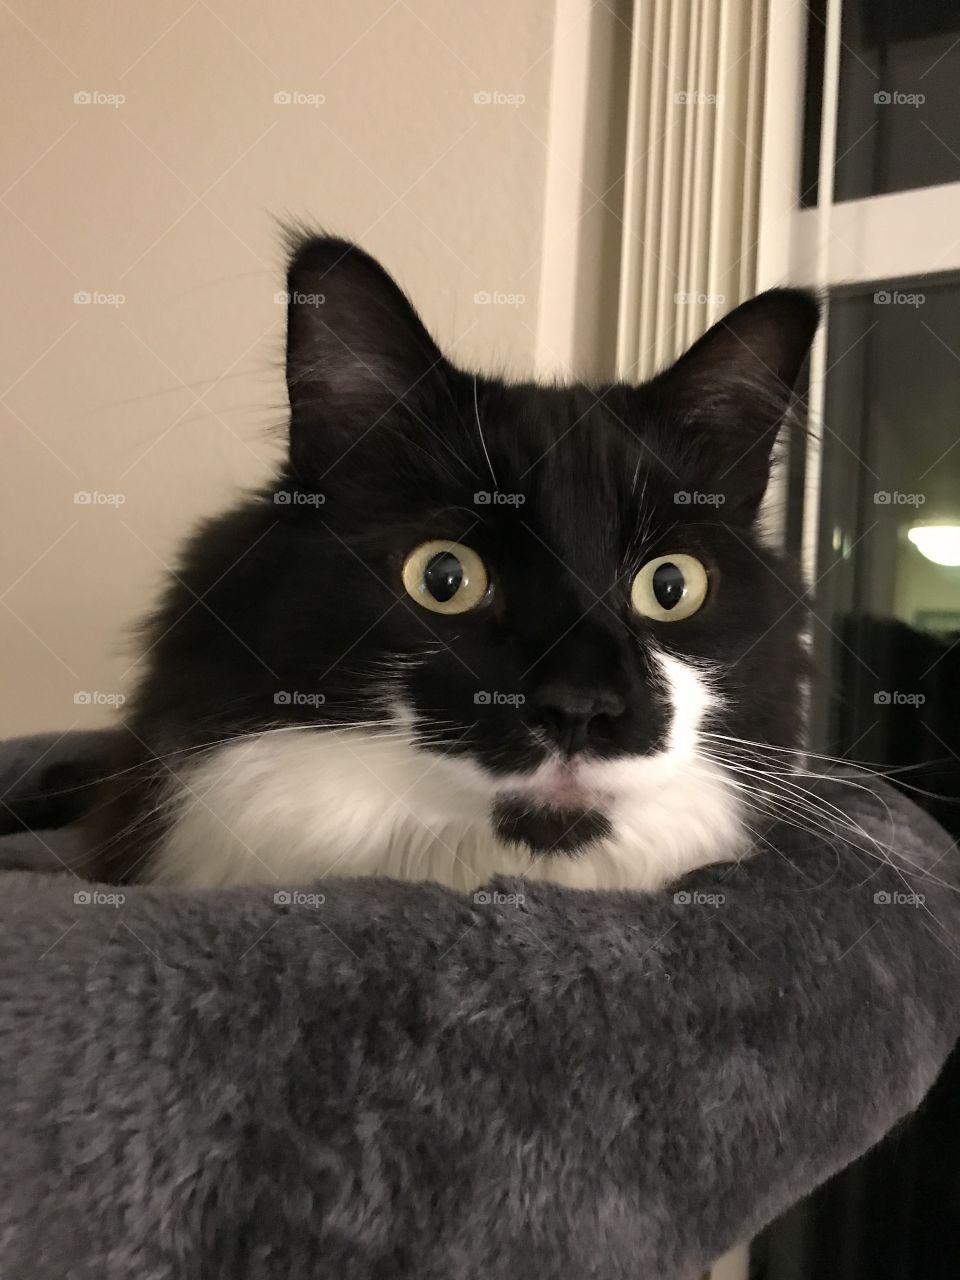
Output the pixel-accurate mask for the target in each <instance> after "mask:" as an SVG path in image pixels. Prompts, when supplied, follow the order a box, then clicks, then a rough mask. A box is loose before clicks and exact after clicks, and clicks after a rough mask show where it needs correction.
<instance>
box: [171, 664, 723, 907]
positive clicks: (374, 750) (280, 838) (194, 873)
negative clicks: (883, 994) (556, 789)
mask: <svg viewBox="0 0 960 1280" xmlns="http://www.w3.org/2000/svg"><path fill="white" fill-rule="evenodd" d="M657 662H658V665H659V667H660V670H661V672H662V674H663V679H664V681H665V683H666V685H667V687H668V689H669V691H670V698H671V701H672V704H673V717H672V721H671V725H670V730H669V733H668V739H667V744H666V747H665V749H664V750H663V751H660V752H657V753H655V754H652V755H643V756H624V757H622V758H620V759H617V760H609V761H599V760H598V761H592V762H591V761H588V762H586V763H584V764H582V765H579V766H578V767H577V768H576V770H575V776H576V782H575V785H576V786H577V788H578V789H580V790H581V791H582V793H584V794H586V795H589V794H590V793H591V792H592V793H595V794H596V795H597V796H598V797H602V804H601V805H599V806H598V807H600V808H602V810H603V811H604V812H605V813H606V814H607V816H608V817H609V819H610V822H611V824H612V827H613V832H612V834H611V836H610V837H609V838H608V839H606V840H604V841H602V842H600V843H598V844H596V845H592V846H591V847H590V848H588V849H586V850H585V851H584V852H582V853H580V854H576V855H573V856H569V855H559V856H557V855H554V856H546V857H544V856H539V857H538V856H534V855H532V854H530V853H529V852H524V851H521V850H519V849H517V848H516V847H514V846H510V845H506V844H504V843H503V842H502V841H500V840H498V839H497V838H496V836H495V835H494V832H493V829H492V827H491V824H490V811H491V806H492V803H493V801H494V800H495V799H496V798H497V796H498V795H501V794H503V793H504V792H510V793H512V794H516V793H517V792H522V791H527V792H529V794H530V795H531V796H538V795H539V796H549V795H550V793H551V787H553V786H554V785H556V780H557V775H558V770H559V769H560V768H561V766H559V765H558V764H555V763H552V762H550V763H547V764H544V765H541V766H540V768H539V769H537V770H536V771H535V772H534V773H527V774H522V775H520V774H518V775H515V776H514V777H511V778H509V779H506V780H504V779H495V778H493V777H492V776H491V775H490V774H488V773H487V772H486V771H485V770H483V769H482V768H480V766H479V765H476V764H473V763H472V762H470V761H468V760H465V759H463V758H462V757H453V756H443V755H440V754H437V753H434V752H428V751H424V750H423V749H422V748H420V747H418V746H416V744H415V742H414V738H413V732H412V724H413V717H412V714H411V712H410V711H409V710H408V709H405V708H403V707H402V706H401V707H398V709H397V713H396V717H395V727H389V728H387V729H385V730H380V729H348V730H331V729H299V728H297V729H290V730H286V729H281V730H267V731H265V732H262V733H258V734H253V735H250V736H248V737H244V738H240V739H238V740H236V741H235V742H231V743H228V744H227V745H225V746H222V747H217V748H214V749H212V750H211V751H209V752H208V753H204V754H203V756H202V757H201V758H199V759H194V760H193V761H191V762H187V763H185V764H182V765H181V766H180V767H179V768H178V769H177V770H176V773H177V783H176V784H174V786H175V793H174V795H173V796H172V798H171V803H172V804H173V806H174V808H175V818H174V821H173V824H172V826H171V828H170V830H169V832H168V834H167V836H166V838H165V839H164V841H163V843H162V845H161V846H160V848H159V849H158V851H157V854H156V857H155V858H154V859H153V861H152V871H151V879H152V880H153V881H155V882H157V883H164V884H180V885H192V886H217V885H233V884H246V883H251V882H263V883H267V884H272V885H273V886H274V887H275V888H277V889H285V888H289V887H293V886H296V885H299V884H303V883H306V882H309V881H316V880H319V879H323V877H324V876H327V875H330V874H335V875H348V876H358V875H383V876H394V877H397V878H400V879H404V880H435V881H439V882H440V883H442V884H446V885H449V886H451V887H452V888H456V889H472V888H475V887H476V886H478V885H481V884H484V883H486V882H487V881H488V880H489V879H490V877H491V876H494V875H498V874H499V875H523V876H528V877H530V878H533V879H537V880H548V881H552V882H554V883H557V884H564V885H568V886H571V887H574V888H635V889H646V890H652V889H656V888H658V887H660V886H661V885H663V884H665V883H667V882H669V881H671V880H674V879H677V878H678V877H680V876H682V875H683V874H685V873H686V872H687V871H690V870H692V869H693V868H694V867H697V866H701V865H704V864H706V863H708V862H716V861H728V860H730V859H732V858H736V857H738V856H740V855H741V854H742V853H743V852H744V848H745V844H746V841H745V838H744V831H745V829H744V827H743V824H742V820H741V811H742V806H741V802H740V800H739V797H738V792H737V791H736V789H735V788H734V787H733V786H731V784H730V782H729V781H728V780H727V779H726V777H725V775H724V772H723V770H722V769H721V767H720V766H719V765H716V764H714V763H712V762H710V761H708V760H707V759H705V758H704V757H703V755H702V753H701V751H700V743H699V729H700V727H701V725H702V723H703V719H704V716H705V715H706V714H707V713H708V711H709V710H710V708H711V707H712V706H715V705H716V704H717V697H716V694H715V693H713V692H712V690H711V689H710V685H709V677H708V674H707V673H705V672H704V671H701V670H697V669H696V668H695V667H694V666H693V665H692V664H690V663H688V662H686V661H682V660H680V659H678V658H675V657H673V656H671V655H668V654H658V655H657Z"/></svg>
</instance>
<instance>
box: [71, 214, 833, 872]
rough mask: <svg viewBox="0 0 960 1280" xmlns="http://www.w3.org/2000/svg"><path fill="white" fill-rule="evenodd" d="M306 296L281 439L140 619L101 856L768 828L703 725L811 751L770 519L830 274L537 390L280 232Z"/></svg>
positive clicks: (581, 864) (546, 858)
mask: <svg viewBox="0 0 960 1280" xmlns="http://www.w3.org/2000/svg"><path fill="white" fill-rule="evenodd" d="M287 297H288V325H287V355H286V377H287V386H288V392H289V399H290V419H289V441H288V454H287V460H286V462H285V465H284V466H283V468H282V473H281V474H280V475H279V476H278V477H277V479H276V480H275V482H274V483H272V484H271V485H270V486H269V487H267V488H265V489H263V490H262V491H260V492H257V493H255V494H253V495H252V496H250V497H248V498H246V499H245V500H244V501H242V502H241V503H240V504H239V505H238V506H237V507H236V508H235V509H233V510H231V511H228V512H227V513H226V514H223V515H219V516H217V517H215V518H213V519H210V520H208V521H207V522H206V523H205V524H203V525H202V526H201V527H200V529H199V531H198V532H196V533H195V534H194V536H193V537H192V539H191V540H190V541H189V543H188V545H187V547H186V550H185V553H184V555H183V557H182V560H181V563H180V565H179V567H178V569H177V572H176V573H175V574H174V575H172V577H171V579H170V581H169V583H168V585H167V587H166V590H165V592H164V595H163V598H162V600H161V602H160V604H159V607H158V608H157V610H156V612H155V613H154V614H153V616H152V617H151V619H150V620H149V621H148V623H147V624H146V630H145V635H146V655H145V675H144V677H143V679H142V682H141V683H140V686H139V689H138V690H137V691H136V693H135V695H134V697H133V698H132V700H131V703H130V704H129V706H130V710H129V714H128V715H127V718H126V721H125V726H124V729H123V734H122V745H121V747H120V748H119V750H118V754H117V757H116V759H115V760H114V762H113V769H112V776H111V777H110V778H108V779H107V780H106V781H105V782H104V784H103V787H102V790H101V792H100V794H99V796H98V799H97V803H96V804H95V806H94V812H93V814H92V816H91V818H90V820H89V825H88V838H89V849H90V857H91V860H92V868H93V870H94V872H95V874H96V875H97V876H98V877H99V878H102V879H105V880H110V881H115V882H116V881H119V882H129V881H142V882H148V883H154V884H168V885H185V886H211V887H212V886H225V885H234V884H239V883H247V882H264V883H267V884H271V885H273V886H274V887H275V888H277V889H282V888H286V887H289V886H290V885H295V884H302V883H304V882H307V881H310V880H317V879H319V878H322V877H324V876H326V875H328V874H330V873H334V874H336V875H351V876H356V875H374V874H377V875H387V876H396V877H401V878H405V879H417V880H434V881H439V882H441V883H444V884H446V885H449V886H451V887H454V888H458V889H471V888H475V887H476V886H478V885H481V884H483V883H484V882H486V881H488V880H489V879H490V877H491V876H493V875H495V874H499V873H503V874H519V875H522V876H526V877H535V878H538V879H543V880H549V881H554V882H556V883H560V884H564V885H568V886H573V887H581V888H605V887H623V888H634V889H641V890H653V889H656V888H658V887H660V886H662V885H664V884H666V883H668V882H669V881H671V880H674V879H675V878H677V877H679V876H681V875H682V874H684V873H685V872H687V871H689V870H690V869H692V868H694V867H697V866H700V865H704V864H707V863H711V862H722V861H730V860H735V859H738V858H741V857H744V856H746V855H747V854H748V853H750V852H751V851H752V850H753V849H755V848H756V847H757V827H758V825H761V824H762V823H763V807H762V805H760V806H757V805H755V804H754V801H753V798H752V797H751V794H750V791H749V789H748V787H746V786H745V785H744V783H743V781H742V775H738V774H735V773H733V772H731V771H730V770H729V769H728V768H727V767H726V766H725V764H724V762H723V751H722V749H721V744H722V742H723V741H724V740H725V739H723V738H721V737H713V736H712V735H714V734H719V735H728V737H732V738H733V737H735V738H739V739H744V740H750V741H753V742H761V743H769V744H770V745H771V747H772V748H794V747H797V746H798V745H799V739H800V736H801V727H802V716H801V674H802V673H803V672H804V670H805V657H804V647H803V643H802V627H803V619H804V610H803V607H802V588H801V586H800V584H799V582H798V580H797V578H796V576H795V573H794V571H793V569H792V568H791V567H790V566H789V565H788V564H787V563H786V562H785V561H784V560H783V559H782V558H781V556H780V555H779V554H778V553H777V552H776V551H774V550H772V549H771V548H770V547H769V546H767V545H765V543H764V541H763V539H762V538H761V536H760V534H759V533H758V529H757V514H758V507H759V504H760V501H761V498H762V497H763V494H764V491H765V489H766V487H767V484H768V479H769V474H770V469H771V454H772V450H773V446H774V443H775V440H776V437H777V433H778V430H779V429H780V426H781V424H782V422H783V420H784V417H785V415H786V414H787V413H788V410H789V408H790V404H791V396H792V387H793V385H794V382H795V380H796V378H797V376H798V373H799V370H800V368H801V366H802V363H803V361H804V359H805V357H806V354H807V351H808V348H809V346H810V343H811V341H812V339H813V335H814V332H815V330H816V327H817V323H818V319H819V306H818V302H817V300H816V298H815V297H814V296H813V295H811V294H809V293H807V292H805V291H802V290H796V289H774V290H770V291H768V292H766V293H763V294H761V295H760V296H758V297H756V298H754V299H753V300H752V301H749V302H746V303H744V304H743V305H741V306H739V307H737V308H736V309H735V310H733V311H732V312H731V313H730V314H729V315H727V317H726V318H725V319H723V320H722V321H720V322H719V323H717V324H715V325H714V326H713V327H712V328H711V329H710V330H709V331H708V332H707V333H706V334H705V335H704V336H703V337H702V338H700V339H699V340H698V341H697V342H696V343H695V344H694V345H693V346H692V347H691V348H690V349H689V350H688V351H687V352H686V354H684V355H683V356H681V358H680V359H679V360H677V362H676V363H675V364H673V365H672V366H671V367H669V368H667V369H665V370H664V371H663V372H661V373H659V374H658V375H657V376H655V377H654V378H653V379H652V380H651V381H649V382H647V383H645V384H643V385H641V386H632V385H626V384H624V383H613V384H610V385H598V386H589V385H585V384H580V383H577V384H572V385H568V386H559V385H554V386H541V385H534V384H532V383H521V384H512V383H508V382H504V381H501V380H500V379H498V378H495V377H488V376H480V375H474V374H472V373H468V372H466V371H464V370H463V369H461V368H458V367H457V366H455V365H454V364H453V363H452V362H451V361H449V360H448V359H446V358H445V357H444V356H443V355H442V354H441V352H440V350H439V348H438V347H437V345H436V344H435V342H434V340H433V338H432V337H431V336H430V335H429V333H428V332H427V329H426V328H425V326H424V324H423V323H422V321H421V320H420V318H419V316H418V315H417V313H416V311H415V310H414V307H413V305H412V304H411V302H410V301H409V300H408V298H407V296H406V295H405V294H404V293H403V292H402V291H401V289H400V288H399V287H398V285H397V284H396V283H395V282H394V281H393V279H392V278H391V277H390V276H389V275H388V274H387V272H386V271H385V270H384V268H383V267H382V266H380V264H379V263H377V262H376V261H375V260H374V259H373V258H371V257H370V256H368V255H367V254H366V253H365V252H363V251H362V250H361V249H360V248H358V247H357V246H356V245H354V244H352V243H349V242H346V241H342V240H338V239H334V238H331V237H324V236H309V235H301V236H299V237H295V238H293V239H292V240H291V245H290V258H289V267H288V275H287Z"/></svg>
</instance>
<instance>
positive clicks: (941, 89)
mask: <svg viewBox="0 0 960 1280" xmlns="http://www.w3.org/2000/svg"><path fill="white" fill-rule="evenodd" d="M807 8H808V48H807V88H806V102H805V110H804V137H803V150H802V172H801V187H800V189H801V196H800V203H801V205H804V206H807V205H815V204H816V202H817V188H816V174H817V167H818V165H819V159H820V157H819V152H820V115H821V108H822V97H823V92H822V91H823V44H824V42H823V22H824V18H825V9H826V5H825V4H824V3H823V0H812V2H811V3H809V4H808V6H807ZM841 39H842V45H841V49H840V85H839V102H838V112H837V159H836V166H835V170H834V198H835V199H836V200H838V201H839V200H856V199H860V198H862V197H864V196H872V195H882V194H884V193H887V192H891V191H906V190H909V189H911V188H915V187H930V186H935V185H937V184H938V183H942V182H958V181H960V94H958V90H957V85H958V81H960V3H957V0H909V3H908V2H907V0H846V2H845V3H844V5H843V16H842V23H841Z"/></svg>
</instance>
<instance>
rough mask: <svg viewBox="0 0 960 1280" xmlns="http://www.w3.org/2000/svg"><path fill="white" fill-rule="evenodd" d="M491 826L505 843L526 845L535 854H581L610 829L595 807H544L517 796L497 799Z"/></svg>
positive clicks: (602, 815)
mask: <svg viewBox="0 0 960 1280" xmlns="http://www.w3.org/2000/svg"><path fill="white" fill-rule="evenodd" d="M493 829H494V831H495V832H496V834H497V836H498V838H499V839H500V840H503V841H504V842H505V843H506V844H520V845H525V846H526V847H527V848H528V849H530V850H531V851H532V852H533V853H537V854H561V853H580V852H582V851H583V850H584V849H586V848H588V847H589V846H590V845H592V844H596V843H597V842H598V841H599V840H605V839H606V838H607V837H608V836H609V835H610V834H611V832H612V830H613V828H612V827H611V826H610V820H609V818H607V816H606V815H605V814H603V813H600V812H599V810H597V809H555V808H545V807H543V806H541V805H534V804H531V803H530V801H528V800H525V799H523V798H522V797H519V796H508V797H506V798H505V799H503V800H498V801H497V803H496V804H495V805H494V807H493Z"/></svg>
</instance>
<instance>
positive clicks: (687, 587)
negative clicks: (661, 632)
mask: <svg viewBox="0 0 960 1280" xmlns="http://www.w3.org/2000/svg"><path fill="white" fill-rule="evenodd" d="M706 597H707V571H706V569H704V567H703V565H702V564H701V563H700V561H699V560H698V559H697V558H696V557H695V556H688V555H684V554H682V553H679V552H678V553H677V555H673V556H657V558H656V559H655V560H648V561H647V563H646V564H645V565H644V566H643V568H642V569H641V570H640V572H639V573H638V574H637V576H636V577H635V578H634V580H633V586H632V588H631V590H630V601H631V603H632V604H633V607H634V609H636V611H637V613H639V614H642V615H643V617H645V618H652V619H653V620H654V621H655V622H682V621H683V619H684V618H689V617H690V615H691V614H694V613H696V612H697V610H698V609H699V608H700V606H701V605H702V604H703V602H704V600H705V599H706Z"/></svg>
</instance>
